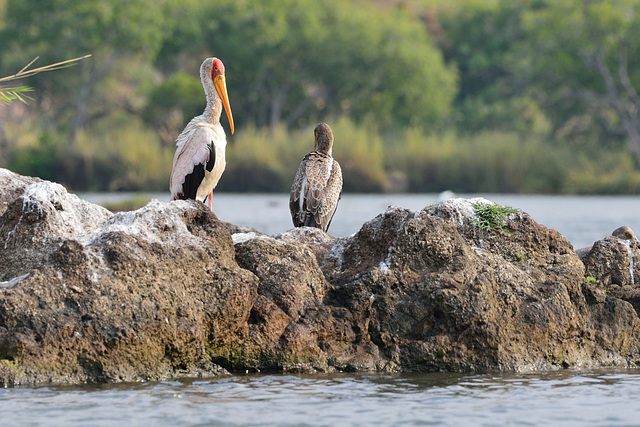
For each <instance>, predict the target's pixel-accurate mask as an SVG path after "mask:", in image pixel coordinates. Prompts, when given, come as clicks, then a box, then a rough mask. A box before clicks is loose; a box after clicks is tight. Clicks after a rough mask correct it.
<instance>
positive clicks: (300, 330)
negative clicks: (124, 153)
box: [0, 170, 640, 383]
mask: <svg viewBox="0 0 640 427" xmlns="http://www.w3.org/2000/svg"><path fill="white" fill-rule="evenodd" d="M0 172H2V173H1V174H0V177H4V178H3V179H5V180H9V181H11V182H9V183H8V184H7V185H8V188H19V187H20V185H22V184H21V183H24V184H28V182H29V181H28V178H24V177H19V176H17V175H13V174H11V173H8V172H6V171H1V170H0ZM14 181H15V182H14ZM1 194H2V196H3V197H5V198H7V197H8V198H9V199H10V198H14V199H13V200H6V199H5V200H0V203H4V206H8V208H7V209H6V211H5V212H4V213H3V214H2V216H1V217H0V280H1V282H0V381H2V382H4V383H25V382H44V381H56V382H68V383H77V382H85V381H125V380H126V381H132V380H144V379H157V378H170V377H176V376H184V375H213V374H215V373H219V372H224V369H227V370H243V371H244V370H270V369H271V370H286V371H292V370H301V371H314V370H316V371H318V370H319V371H335V370H345V371H441V370H450V371H484V370H516V371H523V370H533V369H555V368H561V367H567V366H572V367H595V366H631V365H637V364H638V362H639V361H640V351H639V350H640V343H639V336H638V327H639V326H640V322H639V320H638V314H637V312H636V311H637V308H638V301H640V297H639V296H638V295H639V294H638V289H637V287H636V286H635V285H634V284H633V281H631V280H627V276H625V275H624V269H625V266H626V268H627V270H626V271H627V273H628V274H629V279H631V274H630V273H629V271H630V270H629V269H628V267H629V265H630V263H631V262H632V261H633V262H634V264H633V265H634V267H635V265H638V264H637V263H635V259H636V258H635V257H636V255H637V251H638V248H637V247H636V246H633V247H631V249H630V251H631V252H630V254H631V255H629V256H628V257H627V258H624V256H623V255H624V253H623V251H622V249H620V248H618V249H619V250H618V252H615V250H617V249H616V248H617V247H618V246H616V245H617V243H611V244H608V243H607V244H606V245H605V246H603V247H606V248H609V249H607V250H605V251H604V252H603V251H600V252H598V250H596V251H592V253H593V254H594V255H593V257H592V258H591V259H592V262H591V261H588V260H587V261H585V264H584V265H583V263H582V262H581V261H580V259H579V258H578V256H577V255H576V253H575V252H574V251H573V248H572V247H571V245H570V243H569V242H568V241H567V240H566V239H565V238H564V237H562V236H561V235H560V234H559V233H558V232H556V231H555V230H549V229H547V228H546V227H544V226H542V225H540V224H538V223H536V222H535V221H534V220H533V219H532V218H530V217H529V215H527V214H526V213H515V214H510V215H509V217H508V220H507V222H506V224H505V225H504V227H503V228H501V229H500V228H499V229H496V230H490V231H487V230H484V229H480V228H478V227H477V226H476V225H475V223H474V218H475V216H474V210H473V207H472V205H471V202H480V203H482V202H486V201H484V200H482V199H476V200H473V201H466V200H462V199H453V200H447V201H444V202H441V203H438V204H437V205H434V206H432V207H429V208H427V209H425V210H422V211H419V212H415V211H411V210H407V209H402V208H397V207H392V208H389V209H387V211H386V212H384V213H382V214H380V215H378V216H377V217H376V218H374V219H372V220H371V221H368V222H366V223H365V224H364V225H363V226H362V228H361V230H360V231H359V232H358V233H356V234H355V235H353V236H350V237H346V238H337V239H336V238H333V237H331V236H330V235H328V234H326V233H323V232H322V231H320V230H317V229H310V228H305V227H303V228H299V229H294V230H291V231H289V232H286V233H282V234H280V235H276V236H267V235H264V234H262V233H260V232H258V231H257V230H253V229H247V228H245V227H237V226H234V225H233V224H225V223H222V222H220V221H219V220H218V219H217V218H216V216H215V215H214V214H213V213H211V212H209V211H208V210H207V208H206V207H205V205H203V204H202V203H200V202H186V201H176V202H171V203H161V202H158V201H155V200H154V201H151V202H150V203H149V204H148V205H147V206H145V207H143V208H141V209H139V210H137V211H134V212H124V213H118V214H115V215H113V214H111V213H110V212H108V211H106V210H104V209H102V208H99V207H97V206H94V205H91V204H88V203H86V202H83V201H81V200H79V199H78V198H77V197H75V196H73V195H70V194H67V193H66V191H65V190H64V189H63V188H62V187H60V186H58V185H57V184H52V183H49V182H46V181H43V182H34V183H32V184H30V185H26V186H24V187H23V190H22V191H14V192H12V193H11V192H8V193H1ZM7 194H9V195H7ZM0 206H2V205H1V204H0ZM283 214H285V215H286V214H288V213H287V212H283ZM606 242H608V240H607V239H605V243H606ZM607 245H608V246H607ZM594 247H595V248H598V247H600V246H598V242H596V244H595V245H594ZM596 253H601V258H597V257H595V254H596ZM625 260H627V261H625ZM624 262H628V264H624ZM585 265H586V271H585ZM631 271H634V277H635V270H631ZM588 275H591V276H592V277H593V278H594V279H590V280H587V279H586V276H588ZM596 280H600V282H599V283H598V282H596ZM606 286H608V287H606ZM625 300H626V301H625ZM628 301H629V302H628ZM632 304H633V305H632ZM634 306H635V307H636V309H634Z"/></svg>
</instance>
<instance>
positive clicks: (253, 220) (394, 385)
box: [0, 194, 640, 426]
mask: <svg viewBox="0 0 640 427" xmlns="http://www.w3.org/2000/svg"><path fill="white" fill-rule="evenodd" d="M130 196H131V195H126V194H124V195H123V194H119V195H105V194H102V195H99V194H86V195H82V197H83V198H85V199H87V200H90V201H93V202H110V201H113V200H114V199H122V198H126V197H130ZM149 196H150V197H152V198H157V199H159V200H163V201H167V200H168V195H167V194H151V195H149ZM477 196H482V197H485V198H487V199H489V200H492V201H494V202H497V203H500V204H503V205H508V206H512V207H515V208H519V209H521V210H523V211H525V212H527V213H529V214H530V215H531V216H532V217H533V218H534V219H535V220H537V221H538V222H540V223H542V224H544V225H546V226H548V227H550V228H555V229H557V230H558V231H560V232H561V233H562V234H563V235H564V236H565V237H567V238H568V239H569V240H570V241H571V242H572V243H573V244H574V246H575V247H581V246H586V245H590V244H592V243H593V241H595V240H598V239H601V238H603V237H605V236H606V235H609V234H610V233H611V231H613V230H614V229H615V228H617V227H618V226H620V225H628V226H630V227H632V228H634V229H635V230H636V231H640V219H639V218H638V216H637V213H638V212H640V198H636V197H619V196H612V197H578V196H576V197H573V196H569V197H567V196H520V195H498V194H496V195H491V194H483V195H462V196H461V197H466V198H470V197H477ZM439 198H440V196H439V195H437V194H422V195H349V194H347V195H344V196H343V199H342V200H341V202H340V206H339V208H338V211H337V213H336V216H335V217H334V220H333V223H332V225H331V229H330V232H331V233H332V234H333V235H335V236H348V235H350V234H352V233H355V232H356V231H357V230H358V229H359V228H360V226H361V225H362V224H363V223H364V222H365V221H368V220H370V219H372V218H374V217H375V216H376V215H377V214H379V213H380V212H382V211H384V210H385V209H386V208H387V206H389V205H396V206H401V207H405V208H410V209H414V210H417V209H422V208H424V207H425V206H427V205H429V204H432V203H435V202H437V201H438V200H439ZM214 211H215V212H216V214H217V215H218V217H219V218H220V219H223V220H225V221H229V222H233V223H235V224H239V225H246V226H251V227H255V228H257V229H258V230H259V231H262V232H264V233H267V234H275V233H280V232H283V231H286V230H288V229H290V228H291V225H290V224H291V223H290V221H291V219H290V217H289V213H288V197H287V196H286V195H247V194H217V195H216V196H214ZM638 396H640V369H632V370H620V369H608V370H586V371H580V370H561V371H554V372H537V373H527V374H512V373H508V374H479V375H476V374H473V375H469V374H455V373H436V374H398V375H389V374H316V375H291V374H251V375H229V376H221V377H217V378H204V379H183V380H177V381H163V382H147V383H134V384H103V385H83V386H59V385H45V386H38V387H16V388H6V389H0V413H1V414H2V419H3V422H2V424H3V425H34V426H35V425H65V426H111V425H122V426H142V425H145V426H147V425H153V426H156V425H160V426H165V425H166V426H180V425H211V426H245V425H255V426H259V425H283V426H289V425H309V426H316V425H323V426H343V425H344V426H351V425H354V426H356V425H383V426H386V425H442V426H467V425H468V426H478V425H483V426H502V425H526V426H530V425H533V426H537V425H554V426H555V425H563V426H567V425H569V426H572V425H576V426H584V425H588V426H631V425H640V399H639V398H638Z"/></svg>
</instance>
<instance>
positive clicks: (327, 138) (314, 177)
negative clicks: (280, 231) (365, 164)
mask: <svg viewBox="0 0 640 427" xmlns="http://www.w3.org/2000/svg"><path fill="white" fill-rule="evenodd" d="M313 133H314V135H315V143H314V146H313V151H312V152H310V153H309V154H307V155H306V156H304V158H303V159H302V162H301V163H300V166H299V167H298V172H297V173H296V177H295V179H294V180H293V185H292V186H291V196H290V197H289V210H290V211H291V219H293V225H294V226H295V227H303V226H308V227H316V228H319V229H321V230H322V231H325V232H326V231H327V230H328V229H329V225H330V224H331V219H332V218H333V214H334V213H335V212H336V207H338V200H340V196H341V195H342V169H340V165H339V164H338V162H337V161H335V160H334V158H333V157H332V155H331V150H332V148H333V132H332V131H331V128H330V127H329V125H327V124H326V123H320V124H319V125H318V126H316V128H315V129H314V131H313Z"/></svg>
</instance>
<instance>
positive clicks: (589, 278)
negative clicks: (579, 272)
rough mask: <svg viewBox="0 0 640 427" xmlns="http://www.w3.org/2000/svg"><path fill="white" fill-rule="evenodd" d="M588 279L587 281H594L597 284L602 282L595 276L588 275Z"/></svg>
mask: <svg viewBox="0 0 640 427" xmlns="http://www.w3.org/2000/svg"><path fill="white" fill-rule="evenodd" d="M586 281H587V283H594V284H596V285H597V284H598V283H600V280H598V279H596V278H595V277H593V276H587V277H586Z"/></svg>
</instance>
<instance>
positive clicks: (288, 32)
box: [160, 0, 456, 128]
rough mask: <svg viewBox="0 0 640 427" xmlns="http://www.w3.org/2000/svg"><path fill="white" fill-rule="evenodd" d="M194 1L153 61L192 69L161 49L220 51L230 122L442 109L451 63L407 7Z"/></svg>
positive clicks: (305, 121)
mask: <svg viewBox="0 0 640 427" xmlns="http://www.w3.org/2000/svg"><path fill="white" fill-rule="evenodd" d="M198 10H199V13H198V14H192V13H188V12H186V11H185V10H184V9H183V10H181V13H180V17H181V18H182V19H180V20H176V21H175V22H174V26H173V33H172V35H171V36H169V37H168V38H167V43H166V44H165V45H164V47H163V50H162V52H163V54H162V55H161V57H160V61H161V64H162V66H163V68H165V69H169V70H175V69H177V68H179V69H183V70H185V71H187V72H190V73H194V72H195V71H196V70H197V67H198V65H199V64H194V63H192V62H186V63H184V64H185V65H188V67H189V68H188V69H187V68H184V66H183V65H182V64H181V63H171V62H170V61H168V60H167V58H170V57H173V58H175V59H177V60H180V61H181V62H183V61H182V58H183V57H184V53H185V52H187V51H188V52H192V53H193V54H194V55H196V57H198V58H201V57H202V56H203V52H207V54H208V55H215V56H218V57H220V58H221V59H222V60H223V61H224V62H225V64H226V68H227V84H228V87H229V94H230V98H231V104H232V108H233V110H234V111H235V115H236V116H237V117H238V118H239V127H241V126H243V125H246V124H248V123H252V124H254V125H256V126H270V127H275V126H278V125H279V124H281V123H283V124H285V125H286V126H290V127H295V128H303V127H307V126H312V125H313V124H315V122H316V120H317V119H318V118H322V117H336V116H338V115H346V116H348V117H350V118H351V119H352V120H354V121H356V122H361V121H363V120H367V119H368V118H369V117H371V118H372V119H373V120H375V121H376V122H378V123H379V124H381V125H385V126H389V125H398V124H409V123H413V124H415V125H424V126H428V125H434V124H435V123H436V122H438V121H441V120H443V119H444V118H445V117H446V116H447V114H448V112H449V110H450V106H451V101H452V99H453V97H454V94H455V90H456V89H455V84H456V74H455V70H453V69H452V68H450V67H446V66H445V65H444V63H443V60H442V57H441V55H440V53H439V52H438V51H437V50H436V49H435V48H434V47H433V46H432V44H431V43H430V40H429V38H428V36H427V33H426V32H425V31H424V28H423V26H422V24H421V22H420V20H419V19H417V17H415V16H412V15H410V14H408V13H406V12H403V11H400V10H394V11H393V12H392V13H389V12H383V11H381V10H380V9H378V8H376V7H374V6H373V5H371V4H368V3H358V5H357V6H354V4H353V3H351V2H344V1H341V0H325V1H320V2H318V1H314V0H286V1H282V0H266V1H262V2H258V3H256V2H238V1H230V0H227V1H220V2H215V3H208V4H206V5H202V6H198ZM194 27H199V28H201V29H202V31H200V32H194V31H193V28H194ZM178 52H179V53H180V54H181V55H178ZM243 122H244V123H243Z"/></svg>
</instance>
